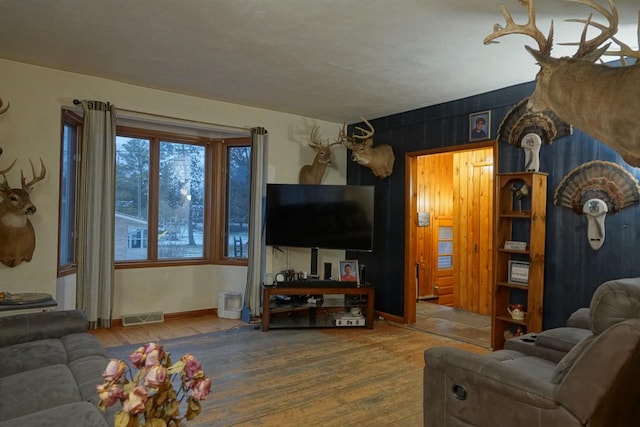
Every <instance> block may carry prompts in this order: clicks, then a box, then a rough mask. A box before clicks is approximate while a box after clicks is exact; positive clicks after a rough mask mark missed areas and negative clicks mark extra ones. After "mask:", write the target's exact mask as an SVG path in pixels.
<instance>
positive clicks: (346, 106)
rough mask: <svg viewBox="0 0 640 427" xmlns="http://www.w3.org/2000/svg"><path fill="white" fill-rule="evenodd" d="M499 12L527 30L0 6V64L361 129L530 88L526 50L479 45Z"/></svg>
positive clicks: (466, 21) (232, 7)
mask: <svg viewBox="0 0 640 427" xmlns="http://www.w3.org/2000/svg"><path fill="white" fill-rule="evenodd" d="M600 2H601V3H602V2H603V0H600ZM503 3H504V4H506V5H507V7H508V8H509V9H510V11H512V12H513V15H514V18H515V19H516V20H517V21H518V22H524V21H525V20H526V9H525V8H524V7H522V6H521V5H520V3H519V2H518V1H516V0H181V1H177V0H109V1H104V0H58V1H53V0H51V1H44V0H0V57H2V58H5V59H9V60H15V61H21V62H26V63H31V64H36V65H41V66H45V67H51V68H56V69H61V70H66V71H71V72H76V73H81V74H88V75H92V76H99V77H104V78H107V79H112V80H117V81H121V82H127V83H131V84H135V85H139V86H144V87H150V88H156V89H161V90H166V91H171V92H177V93H182V94H187V95H193V96H199V97H203V98H210V99H215V100H219V101H227V102H232V103H236V104H242V105H248V106H254V107H260V108H266V109H270V110H276V111H282V112H288V113H293V114H299V115H304V116H309V117H313V118H316V119H321V120H328V121H333V122H338V123H341V122H347V123H352V122H356V121H359V116H364V117H366V118H369V119H373V118H376V117H381V116H386V115H389V114H394V113H399V112H403V111H408V110H412V109H415V108H421V107H425V106H429V105H434V104H438V103H441V102H446V101H450V100H453V99H459V98H463V97H466V96H471V95H475V94H478V93H483V92H487V91H490V90H494V89H497V88H501V87H505V86H509V85H513V84H517V83H522V82H526V81H531V80H533V79H534V77H535V74H536V72H537V66H536V65H535V63H534V60H533V58H532V57H531V56H529V54H528V53H527V52H526V51H525V50H524V48H523V46H524V44H531V45H534V44H533V41H532V40H531V39H530V38H526V37H523V36H509V37H506V38H504V39H502V40H501V43H500V44H497V45H488V46H485V45H483V44H482V40H483V39H484V37H485V36H486V35H488V34H489V33H490V32H491V31H492V28H493V24H495V23H501V24H502V23H503V22H504V20H503V17H502V14H501V12H500V9H499V6H500V5H501V4H503ZM617 4H618V8H619V10H620V15H621V25H620V29H621V32H620V33H619V34H620V35H619V38H621V39H622V40H624V41H625V42H627V43H628V44H631V45H635V46H637V36H636V33H635V30H636V24H637V16H638V15H637V9H640V1H638V0H618V2H617ZM536 9H537V11H538V26H539V27H540V28H541V30H542V31H543V32H544V33H546V32H547V30H548V28H549V24H550V19H551V18H553V19H554V21H555V25H556V37H555V39H556V41H557V42H563V41H564V42H568V41H576V40H577V39H578V38H579V34H580V32H581V26H580V25H578V24H571V23H565V22H563V19H564V18H567V17H581V18H585V17H586V16H587V15H588V13H589V11H590V10H589V8H587V7H585V6H584V5H579V4H575V3H568V2H564V1H560V0H538V1H537V2H536ZM534 46H535V45H534ZM572 52H573V48H563V47H562V46H557V47H555V48H554V55H555V56H561V55H562V54H571V53H572ZM0 88H1V82H0ZM0 96H1V94H0Z"/></svg>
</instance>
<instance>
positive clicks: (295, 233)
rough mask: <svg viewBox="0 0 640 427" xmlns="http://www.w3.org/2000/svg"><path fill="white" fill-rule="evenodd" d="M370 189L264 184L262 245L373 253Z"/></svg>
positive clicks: (371, 198) (371, 196) (345, 186)
mask: <svg viewBox="0 0 640 427" xmlns="http://www.w3.org/2000/svg"><path fill="white" fill-rule="evenodd" d="M373 199H374V187H373V186H365V185H303V184H267V200H266V219H265V222H266V244H267V245H270V246H290V247H299V248H321V249H344V250H351V251H372V250H373V205H374V200H373Z"/></svg>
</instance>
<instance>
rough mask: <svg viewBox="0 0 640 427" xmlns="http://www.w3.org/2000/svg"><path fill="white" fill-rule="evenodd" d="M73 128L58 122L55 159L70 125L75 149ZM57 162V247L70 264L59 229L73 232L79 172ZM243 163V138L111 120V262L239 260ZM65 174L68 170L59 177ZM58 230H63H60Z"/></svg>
mask: <svg viewBox="0 0 640 427" xmlns="http://www.w3.org/2000/svg"><path fill="white" fill-rule="evenodd" d="M63 116H66V115H65V114H64V113H63ZM76 119H77V116H76ZM73 126H74V127H71V124H67V123H66V122H65V123H64V124H63V132H62V133H63V137H62V152H63V154H62V156H63V160H64V158H65V156H66V152H67V151H69V147H70V146H72V145H73V144H72V141H74V139H73V138H72V137H71V134H72V133H73V132H72V131H75V132H76V139H75V141H76V142H75V145H74V146H73V147H74V150H75V149H77V147H78V144H77V141H78V138H77V135H78V134H77V132H81V127H82V125H81V122H80V121H78V122H77V123H74V124H73ZM67 127H69V129H67ZM150 127H152V126H150ZM61 164H62V168H63V172H62V179H61V208H60V209H61V215H60V218H61V224H60V230H61V232H60V236H61V237H60V246H61V248H62V246H63V245H65V247H66V248H67V250H66V252H64V257H65V259H67V260H69V259H70V260H71V261H70V262H69V264H70V265H73V266H74V267H75V261H74V259H75V250H74V248H75V246H74V242H73V240H71V241H70V240H69V237H67V234H68V235H70V236H73V235H74V230H75V183H76V182H77V179H78V178H79V177H78V176H77V174H75V163H74V166H73V168H71V167H70V166H69V164H68V162H64V161H63V162H62V163H61ZM250 167H251V145H250V138H248V137H245V138H233V139H223V138H220V139H216V138H213V139H212V138H210V137H204V136H198V135H191V134H189V133H188V132H186V134H179V133H172V132H166V131H165V130H157V129H146V128H142V127H138V126H136V127H131V126H126V127H125V126H118V127H117V137H116V182H115V188H116V197H115V233H114V234H115V236H114V256H115V261H116V266H120V267H124V266H127V267H133V266H139V267H143V266H154V265H158V264H164V265H175V264H184V263H189V264H194V263H227V262H231V263H237V262H238V261H240V262H246V257H247V255H248V251H247V248H248V246H247V245H248V241H249V234H248V222H249V186H250V169H251V168H250ZM71 172H73V176H70V177H69V178H68V179H66V176H67V175H68V174H69V173H71ZM67 181H68V182H67ZM69 183H73V194H74V197H73V199H70V200H69V202H68V203H67V201H66V198H65V196H64V194H65V193H64V192H65V191H67V192H68V191H71V190H65V187H66V186H70V184H69ZM63 186H65V187H63ZM63 198H65V200H64V201H63V200H62V199H63ZM67 205H70V209H67ZM63 206H64V207H65V209H66V210H64V211H65V212H66V211H68V212H69V213H68V216H70V217H71V218H72V220H67V221H66V222H65V224H67V225H66V227H65V225H64V224H63V215H62V212H63ZM69 221H70V222H69ZM69 224H70V225H69ZM63 228H65V229H68V230H69V231H65V232H64V233H63V232H62V230H63ZM62 260H63V251H62V249H61V250H60V261H61V263H62Z"/></svg>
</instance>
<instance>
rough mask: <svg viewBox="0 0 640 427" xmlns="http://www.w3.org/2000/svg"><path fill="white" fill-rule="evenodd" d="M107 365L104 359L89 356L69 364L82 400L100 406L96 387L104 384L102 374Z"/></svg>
mask: <svg viewBox="0 0 640 427" xmlns="http://www.w3.org/2000/svg"><path fill="white" fill-rule="evenodd" d="M107 363H108V362H107V360H106V359H104V358H103V357H100V356H88V357H83V358H82V359H77V360H74V361H73V362H69V364H67V367H68V368H69V370H70V371H71V374H72V375H73V377H74V379H75V382H76V384H77V386H78V390H79V391H80V396H81V399H82V400H84V401H90V402H93V403H95V404H96V405H97V404H98V400H99V399H98V393H97V391H96V386H97V385H98V384H102V383H103V382H104V380H103V378H102V372H104V370H105V368H106V367H107Z"/></svg>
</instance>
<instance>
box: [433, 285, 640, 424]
mask: <svg viewBox="0 0 640 427" xmlns="http://www.w3.org/2000/svg"><path fill="white" fill-rule="evenodd" d="M582 313H583V314H584V313H587V314H588V319H589V327H590V332H589V331H587V333H586V334H585V336H584V337H583V338H582V339H581V340H579V342H578V343H577V344H575V345H572V346H571V347H570V348H568V352H566V353H564V356H563V357H562V358H560V359H559V360H558V358H557V357H556V356H557V354H556V356H552V357H545V355H546V354H547V353H546V352H544V351H543V352H540V351H539V349H536V348H535V347H536V346H522V347H521V348H520V349H519V350H513V349H505V350H499V351H495V352H493V353H490V354H487V355H478V354H475V353H471V352H468V351H464V350H461V349H456V348H450V347H435V348H431V349H428V350H426V351H425V354H424V358H425V367H424V396H423V407H424V425H425V426H432V427H436V426H438V427H440V426H445V427H451V426H455V427H462V426H465V427H468V426H486V427H501V426H505V427H513V426H517V427H529V426H536V427H541V426H544V427H553V426H557V427H571V426H606V427H615V426H624V427H626V426H635V425H640V387H639V382H640V278H633V279H620V280H612V281H609V282H606V283H604V284H602V285H601V286H600V287H598V289H597V290H596V292H595V293H594V295H593V298H592V300H591V305H590V307H589V309H588V312H585V311H583V312H582ZM529 350H531V351H529ZM552 353H553V352H552Z"/></svg>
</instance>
